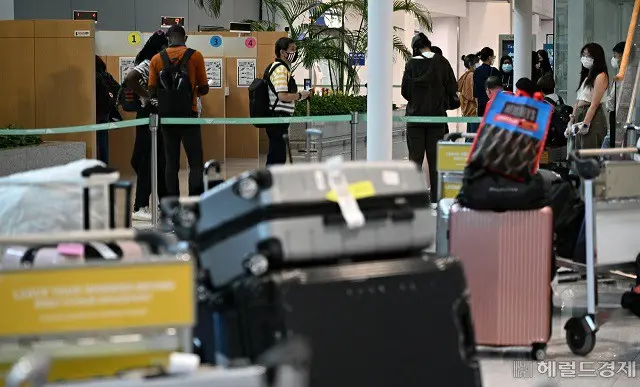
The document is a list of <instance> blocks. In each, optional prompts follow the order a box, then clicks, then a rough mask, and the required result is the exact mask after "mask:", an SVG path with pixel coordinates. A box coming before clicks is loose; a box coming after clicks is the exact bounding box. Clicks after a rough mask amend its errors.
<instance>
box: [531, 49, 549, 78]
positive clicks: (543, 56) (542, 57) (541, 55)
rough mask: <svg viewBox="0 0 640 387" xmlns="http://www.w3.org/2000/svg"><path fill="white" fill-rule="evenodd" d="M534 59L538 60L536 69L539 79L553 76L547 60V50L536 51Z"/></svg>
mask: <svg viewBox="0 0 640 387" xmlns="http://www.w3.org/2000/svg"><path fill="white" fill-rule="evenodd" d="M535 58H536V59H537V60H538V63H537V65H536V67H537V68H538V71H539V74H540V78H542V77H544V76H545V75H549V74H551V75H553V67H551V61H550V60H549V53H548V52H547V50H538V51H537V52H536V56H535Z"/></svg>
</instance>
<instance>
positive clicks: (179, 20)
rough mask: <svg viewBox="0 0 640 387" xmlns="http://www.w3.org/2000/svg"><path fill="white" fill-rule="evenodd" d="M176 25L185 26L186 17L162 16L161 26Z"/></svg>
mask: <svg viewBox="0 0 640 387" xmlns="http://www.w3.org/2000/svg"><path fill="white" fill-rule="evenodd" d="M176 25H177V26H181V27H184V17H177V16H163V17H162V21H161V26H162V27H163V28H167V27H171V26H176Z"/></svg>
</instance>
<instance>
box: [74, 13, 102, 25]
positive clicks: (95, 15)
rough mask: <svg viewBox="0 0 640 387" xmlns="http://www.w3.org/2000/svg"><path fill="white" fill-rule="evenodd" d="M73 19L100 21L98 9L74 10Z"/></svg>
mask: <svg viewBox="0 0 640 387" xmlns="http://www.w3.org/2000/svg"><path fill="white" fill-rule="evenodd" d="M73 20H93V21H94V22H96V23H97V22H98V11H73Z"/></svg>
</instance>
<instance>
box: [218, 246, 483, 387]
mask: <svg viewBox="0 0 640 387" xmlns="http://www.w3.org/2000/svg"><path fill="white" fill-rule="evenodd" d="M233 288H234V290H233V297H232V300H231V301H230V305H233V307H232V308H231V309H230V312H237V313H238V315H237V316H232V318H231V319H224V320H225V323H226V326H224V327H220V328H221V329H223V330H224V331H225V335H224V336H226V337H227V338H229V339H230V340H232V341H234V342H236V343H239V345H240V348H233V346H232V345H228V344H229V343H225V342H218V343H217V345H218V347H219V349H220V348H222V349H223V350H224V349H226V350H227V352H228V356H229V357H231V358H237V357H239V356H244V357H246V358H248V359H250V360H253V359H255V358H256V357H257V356H258V355H259V354H260V353H262V352H264V351H265V350H266V349H267V348H269V347H271V346H272V345H273V344H274V343H275V342H277V341H278V340H279V339H282V338H286V337H288V336H290V335H292V334H295V335H299V336H301V337H304V338H306V339H307V340H308V341H309V343H310V345H311V348H313V353H314V359H313V367H312V370H311V383H310V386H311V387H326V386H331V387H389V386H402V387H414V386H415V387H424V386H430V387H440V386H442V387H451V386H456V387H467V386H474V387H475V386H480V385H481V377H480V368H479V364H478V361H477V359H476V349H475V338H474V333H473V325H472V319H471V316H470V310H469V305H468V303H467V285H466V282H465V277H464V273H463V269H462V266H461V264H460V263H459V262H458V261H457V260H456V259H454V258H449V257H444V258H438V257H436V256H435V255H425V256H423V257H413V258H406V259H395V260H386V261H376V262H366V263H344V264H339V265H332V266H324V267H313V268H300V269H294V270H286V271H281V272H276V273H271V274H269V275H267V276H264V277H252V278H246V279H244V280H240V281H238V282H237V283H236V284H235V286H234V287H233ZM223 315H224V314H223ZM236 324H237V325H236ZM236 327H239V329H236ZM234 331H236V333H237V334H239V336H240V337H239V338H234V337H233V335H234ZM225 347H226V348H225Z"/></svg>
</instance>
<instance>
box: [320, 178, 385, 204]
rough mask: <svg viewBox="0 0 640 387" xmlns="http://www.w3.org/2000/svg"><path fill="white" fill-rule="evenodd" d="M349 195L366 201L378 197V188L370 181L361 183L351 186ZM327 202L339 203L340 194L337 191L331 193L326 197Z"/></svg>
mask: <svg viewBox="0 0 640 387" xmlns="http://www.w3.org/2000/svg"><path fill="white" fill-rule="evenodd" d="M349 193H350V194H351V195H352V196H353V197H354V199H356V200H357V199H364V198H370V197H372V196H376V187H374V186H373V183H372V182H370V181H360V182H357V183H353V184H349ZM326 198H327V200H329V201H332V202H337V201H338V194H336V192H335V191H331V192H329V193H328V194H327V196H326Z"/></svg>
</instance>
